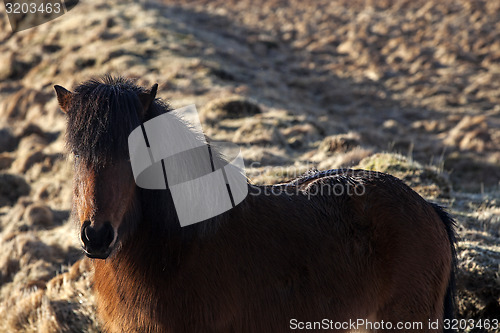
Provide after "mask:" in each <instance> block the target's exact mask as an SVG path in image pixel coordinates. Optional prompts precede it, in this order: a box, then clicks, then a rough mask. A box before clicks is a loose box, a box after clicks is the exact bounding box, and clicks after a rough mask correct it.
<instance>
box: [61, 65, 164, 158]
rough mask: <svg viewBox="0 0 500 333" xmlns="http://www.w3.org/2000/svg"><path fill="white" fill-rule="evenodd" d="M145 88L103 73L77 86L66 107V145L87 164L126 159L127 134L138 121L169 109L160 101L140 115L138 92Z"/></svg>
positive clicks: (156, 101)
mask: <svg viewBox="0 0 500 333" xmlns="http://www.w3.org/2000/svg"><path fill="white" fill-rule="evenodd" d="M146 92H147V89H145V88H143V87H140V86H137V85H135V84H134V82H132V81H131V80H128V79H125V78H122V77H112V76H109V75H107V76H104V77H102V78H97V79H91V80H89V81H86V82H84V83H82V84H80V85H79V86H77V87H76V88H75V90H74V93H73V98H72V100H71V103H70V105H69V108H68V110H67V113H68V126H67V132H66V141H67V145H68V148H69V149H70V150H71V151H72V152H74V153H75V154H78V155H79V156H80V158H81V159H82V160H84V161H86V162H87V163H91V164H94V165H102V164H106V163H108V162H112V161H113V160H117V159H124V158H128V136H129V134H130V133H131V132H132V130H133V129H135V128H136V127H137V126H139V125H140V124H141V122H144V121H147V120H149V119H151V118H153V117H155V116H157V115H159V114H161V113H164V112H167V111H168V110H169V107H168V105H166V104H164V103H163V102H161V101H160V100H155V101H154V103H152V105H151V107H150V110H149V111H148V114H147V115H146V116H145V117H144V119H141V118H142V106H141V103H140V100H139V97H138V94H139V93H146Z"/></svg>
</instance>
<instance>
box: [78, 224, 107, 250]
mask: <svg viewBox="0 0 500 333" xmlns="http://www.w3.org/2000/svg"><path fill="white" fill-rule="evenodd" d="M80 237H81V239H82V242H83V250H84V251H85V254H86V255H87V256H88V257H89V258H93V259H106V258H107V257H108V256H109V255H110V253H111V251H112V248H111V247H110V245H111V243H112V242H113V239H114V237H115V232H114V230H113V227H112V226H111V223H110V222H105V223H104V224H103V225H102V226H101V227H100V228H98V229H96V228H94V227H92V226H91V222H90V221H85V222H84V223H83V225H82V230H81V232H80Z"/></svg>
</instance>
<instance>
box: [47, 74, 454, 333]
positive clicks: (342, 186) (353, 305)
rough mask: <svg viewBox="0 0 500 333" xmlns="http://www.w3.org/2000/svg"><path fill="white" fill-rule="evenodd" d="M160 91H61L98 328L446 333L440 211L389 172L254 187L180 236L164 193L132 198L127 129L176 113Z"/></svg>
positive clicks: (450, 259) (448, 291) (446, 226)
mask: <svg viewBox="0 0 500 333" xmlns="http://www.w3.org/2000/svg"><path fill="white" fill-rule="evenodd" d="M156 87H157V86H156V85H155V86H153V88H152V89H151V90H147V89H144V88H141V87H138V86H136V85H134V84H133V83H131V82H130V81H127V80H125V79H122V78H112V77H105V78H103V79H99V80H91V81H88V82H86V83H83V84H81V85H79V86H78V87H76V89H75V90H74V92H70V91H68V90H66V89H64V88H62V87H60V86H55V89H56V92H57V98H58V101H59V104H60V106H61V108H62V109H63V110H64V111H65V112H66V113H67V121H68V127H67V144H68V147H69V149H71V151H72V153H73V154H74V155H75V178H74V215H75V217H76V218H77V219H78V221H79V222H80V224H81V233H80V237H81V241H82V245H83V249H84V250H85V252H86V254H87V255H88V256H89V257H90V258H94V259H93V265H94V268H95V284H94V288H95V291H96V293H97V297H98V298H97V300H98V312H99V317H100V318H101V320H102V323H103V326H104V329H105V331H107V332H189V333H191V332H203V333H205V332H255V333H262V332H290V331H294V330H298V329H302V328H309V329H310V330H312V331H319V330H322V329H327V330H331V331H338V332H347V331H355V330H354V329H355V328H356V329H359V331H375V328H385V330H384V332H385V331H387V332H391V331H392V332H401V331H406V332H411V331H415V332H429V331H433V332H434V331H436V332H441V331H443V325H442V324H443V319H449V318H451V316H452V312H453V303H454V302H453V288H452V285H453V270H454V261H455V259H454V258H455V254H454V253H455V251H454V231H453V230H454V222H453V220H452V219H451V218H450V217H449V216H448V215H447V214H446V213H445V212H443V210H441V209H440V208H439V207H438V206H436V205H434V204H430V203H428V202H426V201H425V200H424V199H422V197H420V196H419V195H418V194H417V193H415V192H414V191H413V190H411V189H410V188H409V187H408V186H406V185H405V184H403V183H402V182H401V181H400V180H398V179H396V178H394V177H392V176H390V175H387V174H383V173H377V172H367V171H362V170H335V171H329V172H310V173H309V174H306V175H304V176H302V177H299V178H297V179H295V180H293V181H291V182H290V183H287V184H280V185H277V186H255V185H252V184H249V185H248V188H249V194H248V196H247V197H246V199H245V200H244V201H243V202H241V203H240V204H239V205H237V206H236V207H235V208H233V209H231V210H229V211H227V212H226V213H223V214H221V215H219V216H217V217H214V218H211V219H209V220H206V221H203V222H200V223H196V224H193V225H189V226H186V227H181V226H180V224H179V220H178V218H177V216H176V211H175V206H174V204H173V201H172V197H171V193H170V192H169V191H168V190H145V189H141V188H139V187H137V186H136V184H135V182H134V178H133V174H132V169H131V164H130V161H129V155H128V141H127V139H128V135H129V134H130V133H131V131H132V130H133V129H135V128H136V127H137V126H139V125H140V124H141V123H142V122H145V121H147V120H149V119H152V118H154V117H156V116H158V115H160V114H162V113H165V112H169V110H170V109H169V107H168V106H167V105H166V104H165V103H163V102H161V101H160V100H158V99H155V94H156ZM166 144H168V142H166ZM331 189H333V191H332V190H331ZM437 320H439V328H437V327H436V326H434V325H435V322H436V321H437ZM353 322H356V323H359V324H360V326H357V327H355V326H353ZM363 323H365V324H363ZM370 323H371V325H370ZM412 323H413V324H412ZM418 323H420V325H421V326H419V325H418ZM383 324H385V326H381V325H383ZM433 324H434V325H433ZM377 325H378V326H377ZM389 325H390V326H389ZM397 325H399V326H397ZM401 325H406V326H404V328H403V327H402V326H401ZM411 325H412V326H411ZM410 326H411V327H410Z"/></svg>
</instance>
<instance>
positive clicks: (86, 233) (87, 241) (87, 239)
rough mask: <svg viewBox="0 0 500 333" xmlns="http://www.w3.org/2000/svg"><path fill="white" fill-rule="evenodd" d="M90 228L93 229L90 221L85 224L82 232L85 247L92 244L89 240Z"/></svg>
mask: <svg viewBox="0 0 500 333" xmlns="http://www.w3.org/2000/svg"><path fill="white" fill-rule="evenodd" d="M89 228H91V227H90V221H85V222H83V225H82V230H81V232H80V234H81V237H82V241H83V243H84V244H85V245H87V244H88V243H89V242H90V238H89V234H88V230H89Z"/></svg>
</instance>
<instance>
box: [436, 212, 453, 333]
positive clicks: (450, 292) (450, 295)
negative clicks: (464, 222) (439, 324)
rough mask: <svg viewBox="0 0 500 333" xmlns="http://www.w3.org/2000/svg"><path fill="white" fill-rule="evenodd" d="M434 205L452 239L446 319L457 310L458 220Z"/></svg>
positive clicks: (450, 317) (451, 317) (445, 304)
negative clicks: (456, 246)
mask: <svg viewBox="0 0 500 333" xmlns="http://www.w3.org/2000/svg"><path fill="white" fill-rule="evenodd" d="M432 207H433V208H434V210H435V211H436V213H437V214H438V215H439V217H440V218H441V221H443V224H444V227H445V228H446V233H447V234H448V240H449V241H450V247H451V248H450V251H451V256H452V266H451V271H450V277H449V280H448V287H447V289H446V296H445V299H444V304H443V306H444V314H443V320H444V319H449V320H450V321H451V319H453V318H454V315H455V314H454V311H455V307H456V304H455V272H456V268H457V252H456V248H455V245H456V241H457V240H456V238H457V237H456V232H455V227H456V222H455V220H453V218H452V217H451V216H450V214H448V213H447V212H446V211H445V210H444V209H443V208H442V207H441V206H439V205H437V204H432ZM443 332H454V330H451V329H445V330H444V331H443Z"/></svg>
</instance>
